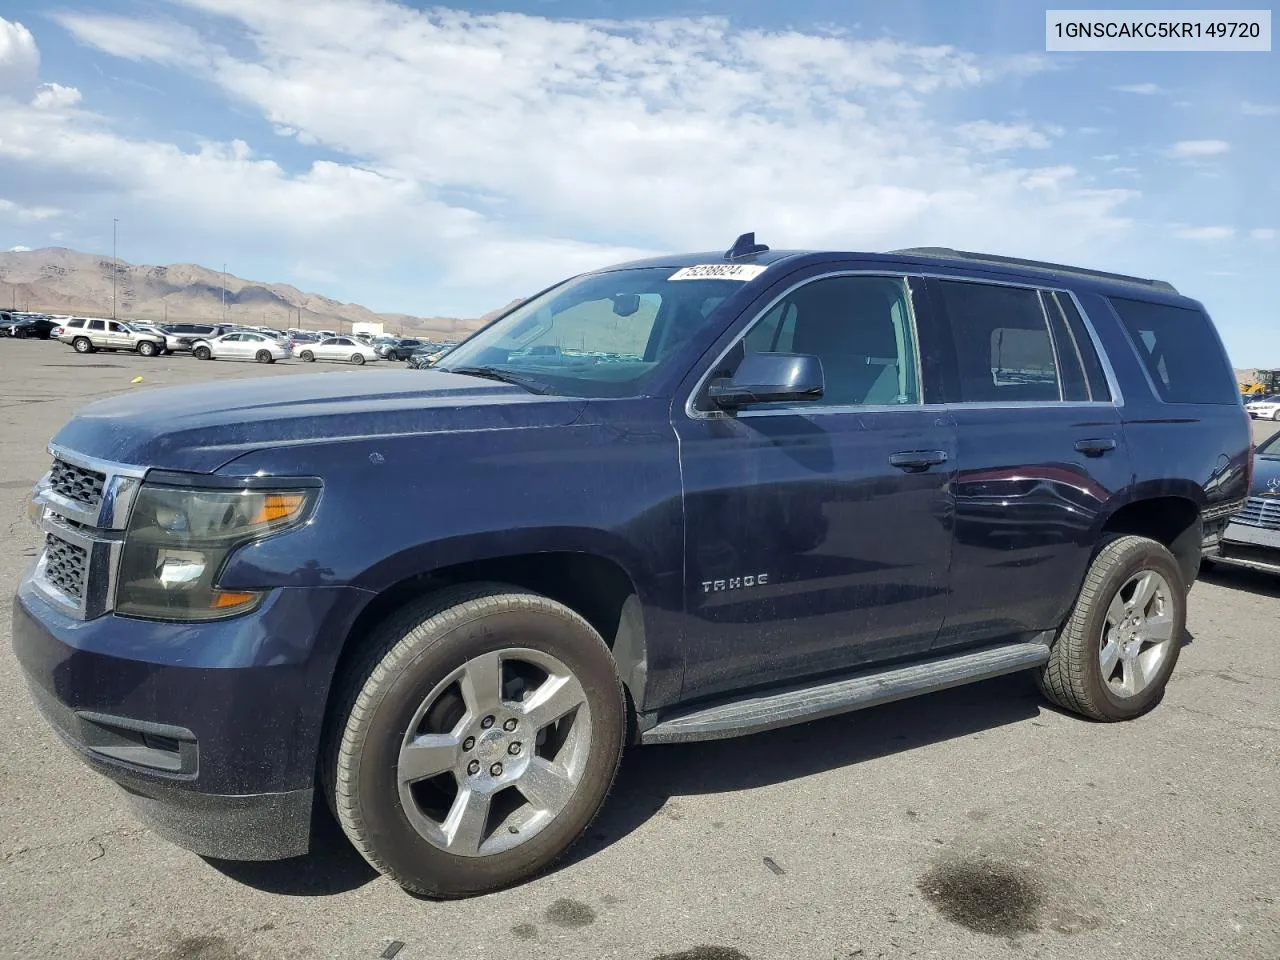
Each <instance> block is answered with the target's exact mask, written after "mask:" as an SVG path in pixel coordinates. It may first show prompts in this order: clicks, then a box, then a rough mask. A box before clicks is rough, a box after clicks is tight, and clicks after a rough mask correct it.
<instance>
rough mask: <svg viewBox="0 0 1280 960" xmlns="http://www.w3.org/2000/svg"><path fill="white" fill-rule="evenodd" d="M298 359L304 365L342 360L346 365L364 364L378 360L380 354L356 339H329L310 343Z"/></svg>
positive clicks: (299, 353) (299, 352) (300, 352)
mask: <svg viewBox="0 0 1280 960" xmlns="http://www.w3.org/2000/svg"><path fill="white" fill-rule="evenodd" d="M298 359H299V360H301V361H303V362H304V363H311V362H313V361H315V360H341V361H343V362H345V363H354V364H357V365H359V364H363V363H367V362H369V361H370V360H377V359H378V354H377V352H376V351H375V350H374V349H373V347H371V346H369V345H368V344H366V343H361V342H360V341H359V340H356V339H355V338H354V337H328V338H326V339H324V340H321V341H320V342H319V343H309V344H307V345H306V346H305V347H303V348H302V349H301V350H299V351H298Z"/></svg>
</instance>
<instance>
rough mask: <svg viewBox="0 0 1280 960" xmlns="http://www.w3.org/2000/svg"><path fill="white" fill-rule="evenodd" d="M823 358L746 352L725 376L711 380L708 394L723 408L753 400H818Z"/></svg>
mask: <svg viewBox="0 0 1280 960" xmlns="http://www.w3.org/2000/svg"><path fill="white" fill-rule="evenodd" d="M824 383H825V381H824V379H823V376H822V361H821V360H819V359H818V358H817V357H815V356H811V355H809V354H802V353H749V354H747V355H746V356H745V357H743V359H742V362H741V363H739V364H738V369H737V370H736V371H734V374H733V376H732V377H730V378H728V379H720V380H713V381H711V384H710V385H709V387H708V388H707V397H708V399H710V400H711V402H712V403H714V404H715V405H716V406H717V407H720V408H722V409H737V408H738V407H745V406H747V405H748V404H752V403H778V402H781V401H787V402H794V401H798V400H821V399H822V393H823V388H824Z"/></svg>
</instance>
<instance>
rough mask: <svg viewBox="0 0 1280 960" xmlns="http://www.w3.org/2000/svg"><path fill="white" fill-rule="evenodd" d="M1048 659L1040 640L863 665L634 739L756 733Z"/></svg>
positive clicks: (696, 712)
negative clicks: (900, 663) (847, 674)
mask: <svg viewBox="0 0 1280 960" xmlns="http://www.w3.org/2000/svg"><path fill="white" fill-rule="evenodd" d="M1048 660H1049V648H1048V646H1046V645H1045V644H1043V643H1006V644H1001V645H999V646H995V647H983V648H982V649H979V650H970V651H967V652H965V653H961V654H957V655H955V656H949V657H938V658H936V659H933V660H925V661H919V662H916V663H910V664H906V665H904V666H896V667H890V668H881V669H878V670H869V671H866V672H863V673H858V674H854V675H853V676H851V677H845V678H843V679H841V680H829V681H827V682H825V683H821V684H817V685H814V686H803V687H788V688H786V689H784V690H780V691H772V692H767V693H762V694H757V695H755V696H751V697H745V698H742V699H738V700H727V701H720V702H717V703H713V704H710V705H709V706H703V707H698V708H695V709H693V710H688V711H685V712H683V713H679V714H677V715H675V716H671V717H668V718H666V719H664V720H662V721H660V722H659V723H658V724H657V725H656V726H653V727H650V728H649V729H648V730H645V731H643V732H642V733H641V734H640V742H641V743H684V742H688V741H691V740H722V739H725V738H726V737H739V736H743V735H744V734H748V733H759V732H760V731H762V730H772V729H774V728H776V727H785V726H789V725H791V724H793V723H804V722H806V721H808V720H817V719H819V718H821V717H830V716H834V715H835V714H838V713H847V712H849V711H851V710H861V709H862V708H863V707H874V706H877V705H879V704H882V703H890V702H892V701H894V700H902V699H905V698H907V697H914V696H916V695H918V694H922V693H932V692H934V691H936V690H945V689H947V688H948V687H957V686H960V685H961V684H965V683H973V682H974V681H977V680H986V679H989V678H990V677H998V676H1000V675H1001V674H1005V673H1016V672H1017V671H1019V670H1028V669H1030V668H1032V667H1039V666H1042V665H1043V664H1045V663H1046V662H1048Z"/></svg>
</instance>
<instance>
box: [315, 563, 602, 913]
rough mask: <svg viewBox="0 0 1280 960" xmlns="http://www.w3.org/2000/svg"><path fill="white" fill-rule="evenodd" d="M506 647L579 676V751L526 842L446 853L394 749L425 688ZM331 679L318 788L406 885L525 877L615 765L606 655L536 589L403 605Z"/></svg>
mask: <svg viewBox="0 0 1280 960" xmlns="http://www.w3.org/2000/svg"><path fill="white" fill-rule="evenodd" d="M512 647H523V648H528V649H533V650H537V651H542V652H543V653H546V654H550V655H551V656H553V657H555V658H557V659H558V660H560V661H561V662H562V663H563V664H564V665H566V666H567V667H568V669H569V670H570V671H572V674H573V676H574V678H576V679H577V680H578V682H579V683H580V684H581V686H582V690H583V692H584V694H585V697H586V699H585V702H586V704H587V706H588V707H589V710H590V737H589V739H588V740H587V741H586V742H587V743H588V744H589V746H588V748H587V759H586V762H585V766H584V768H583V770H582V773H581V778H580V779H579V781H578V783H577V786H576V788H574V791H573V792H572V794H571V796H570V798H569V799H568V801H567V803H566V804H565V806H564V807H563V808H562V809H561V810H560V812H559V814H558V815H556V816H555V817H554V818H553V819H551V820H550V821H549V822H547V823H546V825H545V826H544V827H542V828H541V829H540V830H539V831H538V832H537V833H535V834H534V835H533V836H531V837H530V838H529V839H528V840H525V841H523V842H522V843H519V844H518V845H517V846H515V847H513V848H512V849H509V850H506V851H504V852H499V853H492V854H488V855H481V856H475V855H472V856H461V855H457V854H454V853H451V852H449V851H447V850H444V849H441V848H440V847H438V846H436V845H434V844H432V843H430V842H428V841H427V840H426V839H424V838H423V837H422V836H421V835H420V834H419V833H418V832H417V830H415V828H414V827H413V825H412V824H411V822H410V820H409V817H408V815H407V814H406V813H405V810H404V807H403V805H402V803H401V800H400V795H399V792H398V786H397V777H396V775H395V771H396V769H397V758H398V751H399V749H400V744H401V742H402V741H403V738H404V737H405V735H406V733H407V731H408V724H409V722H410V721H411V720H412V719H413V717H414V715H415V712H416V711H417V710H418V708H419V706H420V704H421V703H422V701H423V699H424V698H425V697H426V696H427V695H428V694H429V692H430V691H432V689H433V688H435V687H437V685H438V684H439V683H440V682H442V681H443V680H445V679H447V678H448V677H449V676H450V674H451V673H453V672H454V671H456V670H458V669H459V668H460V667H461V666H462V665H463V664H465V663H467V662H468V661H470V660H471V659H472V658H474V657H481V656H483V655H484V654H487V653H492V652H494V651H499V650H507V649H510V648H512ZM340 682H342V683H344V687H343V688H342V689H341V691H340V693H339V695H338V696H337V697H336V699H335V708H334V710H333V713H332V715H331V716H330V718H329V725H328V728H327V731H326V746H325V753H324V758H325V762H324V763H323V765H322V770H321V776H322V780H323V782H324V788H325V791H326V793H327V795H328V799H329V801H330V804H331V807H332V809H333V811H334V813H335V815H336V816H337V819H338V822H339V823H340V824H341V825H342V828H343V831H344V832H345V833H346V835H347V837H348V839H349V840H350V841H351V843H352V845H353V846H355V848H356V849H357V850H358V851H359V852H360V853H361V855H362V856H364V858H365V859H366V860H368V861H369V863H370V864H372V865H373V867H374V868H375V869H377V870H379V871H380V872H382V873H384V874H386V875H387V876H388V877H390V878H391V879H393V880H395V881H396V882H397V883H399V884H400V885H401V886H402V887H404V888H405V889H406V890H408V891H410V892H413V893H418V894H422V895H426V896H431V897H437V898H456V897H465V896H472V895H475V894H480V893H485V892H489V891H492V890H498V889H501V888H503V887H507V886H510V885H512V884H515V883H518V882H521V881H524V880H527V879H529V878H531V877H533V876H535V875H536V874H538V873H539V872H541V871H542V870H545V869H546V868H547V867H548V866H550V865H551V864H552V863H553V862H554V861H555V860H556V859H557V858H559V857H560V856H561V855H562V854H564V852H565V851H566V850H568V849H569V847H570V846H572V844H573V843H574V841H576V840H577V839H578V838H579V837H580V836H581V835H582V834H583V833H584V832H585V831H586V829H587V828H588V827H589V826H590V824H591V822H592V820H594V819H595V817H596V814H597V813H598V812H599V810H600V807H601V805H602V804H603V802H604V799H605V796H606V795H607V794H608V792H609V789H610V787H611V786H612V784H613V781H614V777H615V776H616V775H617V770H618V764H619V761H620V759H621V755H622V748H623V741H624V738H625V735H626V731H627V722H626V703H625V699H624V695H623V691H622V686H621V684H620V683H619V681H618V676H617V671H616V669H615V666H614V661H613V656H612V654H611V653H610V651H609V649H608V647H607V646H606V645H605V643H604V641H603V640H602V639H601V638H600V635H599V634H598V633H597V632H596V631H595V630H594V629H593V628H592V627H591V625H590V624H588V623H587V622H586V621H585V620H584V619H583V618H582V617H580V616H578V614H576V613H574V612H573V611H572V610H570V609H569V608H568V607H565V606H564V605H562V604H559V603H556V602H555V601H553V600H550V599H548V598H547V597H544V596H541V595H539V594H535V593H530V592H527V591H524V590H521V589H519V588H516V587H510V586H505V585H502V584H473V585H464V586H459V587H450V588H446V589H444V590H442V591H440V592H439V593H437V594H433V595H432V596H429V597H426V598H424V599H422V600H420V601H417V602H415V603H411V604H409V605H408V606H406V607H404V608H403V609H401V610H400V611H399V612H398V613H396V614H394V615H393V616H392V617H391V618H390V619H388V620H387V621H386V622H384V623H383V624H382V625H381V626H380V627H379V628H378V629H377V630H376V631H375V632H374V633H373V634H372V635H371V636H370V637H369V638H368V640H367V643H366V645H365V650H364V651H363V653H362V655H361V657H360V659H359V661H358V662H356V663H353V664H352V667H351V669H350V670H348V671H346V676H345V680H344V681H340ZM477 749H478V748H477ZM534 749H535V750H536V749H538V748H536V747H535V748H534ZM455 782H456V777H455ZM513 832H514V831H513Z"/></svg>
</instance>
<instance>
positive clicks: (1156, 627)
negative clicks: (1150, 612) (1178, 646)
mask: <svg viewBox="0 0 1280 960" xmlns="http://www.w3.org/2000/svg"><path fill="white" fill-rule="evenodd" d="M1142 637H1143V639H1144V640H1148V641H1150V642H1151V643H1164V642H1165V641H1167V640H1172V639H1173V617H1171V616H1169V614H1167V613H1161V614H1157V615H1156V616H1154V617H1148V618H1147V620H1146V622H1145V623H1144V624H1143V625H1142Z"/></svg>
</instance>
